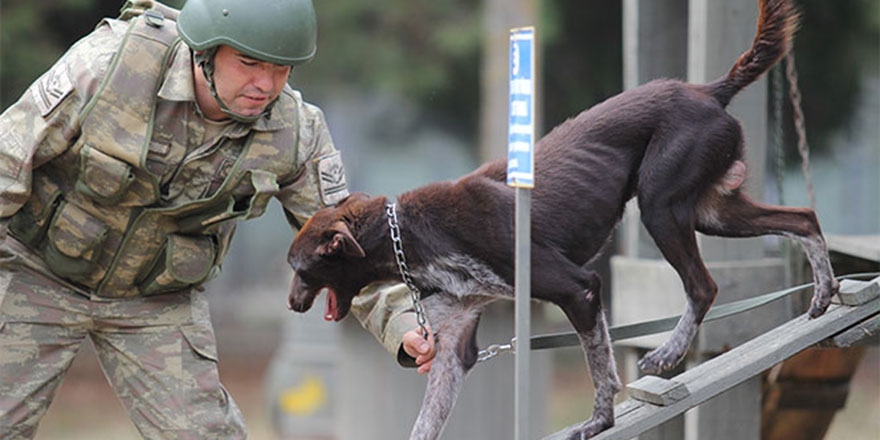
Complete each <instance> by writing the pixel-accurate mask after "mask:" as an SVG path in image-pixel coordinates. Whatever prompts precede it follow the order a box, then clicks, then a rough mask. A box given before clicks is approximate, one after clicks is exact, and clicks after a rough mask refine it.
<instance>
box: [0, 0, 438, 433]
mask: <svg viewBox="0 0 880 440" xmlns="http://www.w3.org/2000/svg"><path fill="white" fill-rule="evenodd" d="M315 49H316V22H315V15H314V10H313V7H312V4H311V0H251V1H248V2H242V1H237V0H189V1H188V2H187V3H186V6H184V8H183V9H182V10H181V11H180V12H179V15H178V11H176V10H173V9H170V8H168V7H166V6H164V5H161V4H159V3H154V2H153V1H149V0H138V1H131V2H129V3H128V4H127V5H126V7H125V8H124V10H123V14H122V16H121V17H120V18H119V19H115V20H112V19H105V20H103V21H102V22H101V23H100V24H99V25H98V27H97V29H96V30H95V31H94V32H92V33H91V34H89V35H88V36H86V37H84V38H83V39H82V40H80V41H79V42H77V43H76V44H75V45H74V46H73V47H71V49H70V50H69V51H68V52H67V53H66V54H65V55H64V56H63V57H62V58H61V59H60V60H59V61H58V62H57V63H56V64H55V65H54V66H53V67H52V68H51V69H50V70H49V71H48V72H46V73H45V74H44V75H42V76H41V77H40V78H39V79H38V80H37V81H36V82H35V83H34V84H33V85H31V87H30V88H29V89H28V90H27V91H26V92H25V93H24V95H23V96H22V97H21V99H20V100H19V101H18V102H16V103H15V104H14V105H12V106H11V107H9V108H8V109H7V110H6V111H5V112H4V113H3V114H2V115H0V222H2V226H0V438H3V439H22V438H33V436H34V435H35V431H36V427H37V424H38V423H39V421H40V418H41V417H42V416H43V415H44V414H45V413H46V410H47V409H48V407H49V404H50V403H51V400H52V398H53V396H54V394H55V391H56V389H57V387H58V385H59V384H60V382H61V379H62V378H63V377H64V374H65V372H66V370H67V368H68V367H69V365H70V363H71V361H72V360H73V358H74V356H75V354H76V352H77V350H78V348H79V346H80V344H81V343H82V342H83V340H84V339H85V338H86V337H89V338H91V340H92V342H93V343H94V346H95V349H96V351H97V354H98V357H99V360H100V362H101V365H102V367H103V369H104V372H105V375H106V377H107V378H108V380H109V381H110V383H111V385H112V387H113V388H114V390H115V391H116V393H117V395H118V396H119V398H120V400H121V401H122V402H123V404H124V405H125V407H126V409H127V410H128V413H129V414H130V417H131V418H132V420H133V422H134V423H135V425H136V426H137V429H138V430H139V431H140V433H141V434H142V435H143V436H144V437H146V438H187V439H207V438H217V439H236V438H243V437H245V427H244V424H243V421H242V417H241V414H240V412H239V410H238V408H237V407H236V405H235V403H234V402H233V401H232V399H231V398H230V396H229V395H228V393H227V392H226V390H225V389H224V388H223V386H222V385H221V384H220V382H219V379H218V374H217V353H216V346H215V340H214V332H213V329H212V327H211V323H210V318H209V316H208V305H207V302H206V297H205V294H204V291H203V289H202V288H201V287H200V286H201V285H202V284H203V283H205V281H207V280H208V279H210V278H212V277H213V276H214V275H216V273H217V272H218V271H219V268H220V263H221V262H222V260H223V258H224V257H225V255H226V252H227V250H228V249H229V242H230V239H231V238H232V235H233V232H234V229H235V223H236V221H237V220H240V219H249V218H254V217H257V216H259V215H261V214H262V213H263V211H264V209H265V207H266V204H267V203H268V201H269V200H270V199H271V198H272V197H275V198H277V199H278V200H279V201H280V202H281V204H282V205H283V207H284V212H285V214H286V216H287V219H288V220H289V222H290V224H291V225H292V226H293V227H294V228H298V227H299V226H300V225H302V224H303V223H304V222H305V221H306V220H307V219H308V218H309V216H310V215H312V214H313V213H314V212H315V211H316V210H317V209H319V208H321V207H323V206H326V205H332V204H334V203H336V202H338V201H339V200H341V199H342V198H344V197H345V196H346V195H347V194H348V190H347V188H346V184H345V176H344V172H343V168H342V162H341V160H340V157H339V153H338V152H337V151H336V149H335V148H334V146H333V142H332V140H331V138H330V134H329V132H328V129H327V126H326V124H325V122H324V116H323V114H322V112H321V110H320V109H318V108H317V107H315V106H313V105H310V104H308V103H305V102H304V101H303V100H302V97H301V95H300V94H299V92H297V91H294V90H292V89H291V88H290V87H289V86H288V85H287V79H288V77H289V75H290V72H291V69H292V68H293V66H295V65H297V64H299V63H303V62H305V61H308V60H309V59H311V58H312V57H313V56H314V53H315ZM368 290H369V291H368V292H365V295H363V298H362V300H361V302H360V303H359V306H358V308H357V309H355V310H354V312H355V314H356V316H358V317H359V319H360V320H361V321H362V322H363V323H364V325H365V326H366V327H367V328H368V329H369V330H370V331H371V332H373V334H374V335H376V336H377V337H378V338H379V339H380V341H382V343H383V345H384V346H386V347H387V348H388V349H389V350H390V351H392V352H393V353H395V354H397V355H398V358H399V360H400V361H401V362H402V363H405V364H406V363H409V364H413V363H415V364H420V365H421V367H420V370H421V371H425V370H427V369H428V368H430V359H431V357H432V356H433V340H432V339H431V340H429V341H424V340H421V339H420V338H419V337H418V335H417V334H416V333H415V331H414V330H413V328H414V327H415V319H414V317H413V316H412V313H410V312H409V311H408V310H407V309H408V308H409V307H410V304H409V303H408V302H407V301H406V300H405V299H406V298H407V292H406V289H405V288H401V286H400V285H384V286H375V287H372V288H368ZM402 341H406V343H402ZM423 344H424V345H423ZM413 356H418V359H415V360H414V359H413V358H412V357H413ZM414 361H415V362H414Z"/></svg>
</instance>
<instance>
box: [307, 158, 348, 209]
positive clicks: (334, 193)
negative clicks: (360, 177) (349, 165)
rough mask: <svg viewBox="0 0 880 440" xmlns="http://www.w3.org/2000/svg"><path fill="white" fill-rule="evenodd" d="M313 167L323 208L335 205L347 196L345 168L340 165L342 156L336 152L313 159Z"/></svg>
mask: <svg viewBox="0 0 880 440" xmlns="http://www.w3.org/2000/svg"><path fill="white" fill-rule="evenodd" d="M315 167H316V168H317V174H318V190H319V191H320V193H321V203H322V204H323V205H324V206H332V205H335V204H337V203H339V201H340V200H342V199H344V198H345V197H347V196H348V184H347V183H346V181H345V167H343V165H342V155H340V154H339V152H338V151H337V152H334V153H331V154H328V155H326V156H322V157H319V158H317V159H315Z"/></svg>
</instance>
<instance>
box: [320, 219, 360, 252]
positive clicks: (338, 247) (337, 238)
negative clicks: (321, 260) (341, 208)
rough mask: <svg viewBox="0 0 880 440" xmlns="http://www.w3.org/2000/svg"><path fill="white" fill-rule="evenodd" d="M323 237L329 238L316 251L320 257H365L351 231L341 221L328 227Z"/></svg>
mask: <svg viewBox="0 0 880 440" xmlns="http://www.w3.org/2000/svg"><path fill="white" fill-rule="evenodd" d="M324 236H325V237H329V240H327V241H326V242H324V243H322V244H321V246H320V248H319V249H318V254H319V255H321V256H322V257H327V256H331V255H344V256H347V257H352V258H364V257H366V256H367V254H366V253H364V250H363V248H361V245H360V244H358V242H357V240H355V238H354V235H352V233H351V229H349V228H348V225H347V224H345V222H343V221H341V220H340V221H337V222H336V223H333V224H332V225H330V227H329V228H328V229H327V233H325V234H324Z"/></svg>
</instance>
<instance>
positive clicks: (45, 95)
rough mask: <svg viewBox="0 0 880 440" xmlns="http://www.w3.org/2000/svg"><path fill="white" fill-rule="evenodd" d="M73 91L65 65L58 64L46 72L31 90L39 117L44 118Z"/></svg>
mask: <svg viewBox="0 0 880 440" xmlns="http://www.w3.org/2000/svg"><path fill="white" fill-rule="evenodd" d="M72 91H73V83H72V82H71V81H70V75H69V73H68V71H67V64H65V63H63V62H62V63H58V64H57V65H56V66H55V67H53V68H52V70H50V71H48V72H46V73H45V74H44V75H43V76H42V77H41V78H40V80H39V81H38V82H37V84H35V85H34V86H33V87H32V88H31V93H32V94H33V95H34V96H33V98H34V102H36V103H37V107H39V109H40V115H41V116H42V117H44V118H45V117H46V116H48V115H49V113H52V110H55V107H58V104H60V103H61V101H63V100H64V98H66V97H67V95H70V92H72Z"/></svg>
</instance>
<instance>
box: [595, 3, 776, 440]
mask: <svg viewBox="0 0 880 440" xmlns="http://www.w3.org/2000/svg"><path fill="white" fill-rule="evenodd" d="M757 7H758V3H757V2H756V1H754V0H663V1H659V2H658V1H650V0H625V2H624V50H625V54H624V69H625V73H624V78H625V86H626V87H627V88H630V87H634V86H636V85H638V84H640V83H643V82H646V81H648V80H651V79H654V78H657V77H678V78H686V79H687V80H688V81H689V82H692V83H705V82H708V81H711V80H714V79H715V78H718V77H720V76H722V75H723V74H725V73H726V72H727V71H729V69H730V68H731V66H732V65H733V63H734V62H735V61H736V59H737V58H738V57H739V55H740V54H741V53H742V52H743V51H745V50H746V49H748V47H749V46H750V45H751V44H752V40H753V39H754V35H755V28H756V23H757V16H758V10H757ZM683 32H686V34H683ZM685 54H686V55H685ZM766 90H767V89H766V80H765V79H763V78H762V79H760V80H759V81H757V82H756V83H754V84H752V85H750V86H749V87H747V88H746V89H744V90H743V91H742V92H741V93H739V94H738V95H737V96H736V97H735V98H734V100H733V102H732V103H731V105H730V106H729V107H728V110H729V111H730V112H731V113H732V114H733V115H734V116H735V117H737V118H738V119H739V120H740V122H741V123H742V126H743V132H744V134H745V143H746V150H747V152H748V153H747V156H746V158H745V161H746V164H747V166H748V168H749V181H748V182H747V184H746V187H745V190H746V191H747V192H748V193H749V195H750V196H751V197H752V198H753V199H756V200H761V199H763V180H764V174H765V169H764V168H765V164H764V151H765V138H766ZM629 208H631V207H629ZM629 208H628V211H627V215H626V223H625V225H624V228H622V230H623V233H624V237H623V243H624V250H625V253H624V255H623V256H617V257H615V258H613V259H612V280H611V289H612V290H611V291H612V302H613V304H612V308H611V309H612V313H613V317H612V320H613V322H614V324H615V325H619V324H626V323H631V322H637V321H642V320H646V319H652V318H657V317H662V316H668V315H672V314H677V313H681V312H682V311H683V310H684V307H685V294H684V291H683V289H682V286H681V281H680V280H679V277H678V275H677V274H676V273H675V271H674V270H673V269H672V268H671V267H670V266H669V265H668V263H666V262H665V261H664V260H662V258H661V257H660V255H659V252H657V250H656V248H655V247H654V245H653V241H652V240H651V238H650V237H649V236H648V234H647V233H646V232H645V230H644V228H643V227H642V226H640V224H639V221H638V219H639V218H638V216H639V214H638V212H637V211H636V210H634V209H629ZM698 243H699V246H700V252H701V255H702V256H703V259H704V260H705V261H706V262H707V266H708V268H709V271H710V272H711V274H712V276H713V278H714V279H715V281H716V282H717V284H718V286H719V297H718V300H717V301H716V303H726V302H730V301H734V300H738V299H742V298H745V297H748V296H752V295H756V294H758V293H762V292H768V291H772V290H776V289H779V288H781V287H783V283H784V264H783V261H782V260H780V259H774V258H765V256H764V242H763V241H762V240H761V239H718V238H714V237H706V236H702V235H699V236H698ZM633 273H638V274H639V276H638V277H634V276H632V274H633ZM791 316H792V313H791V311H790V306H789V302H788V301H780V302H779V303H777V304H774V305H771V306H770V307H765V308H762V309H761V310H759V311H755V312H749V313H748V314H747V315H744V316H742V317H737V318H736V319H732V320H725V321H721V322H716V323H711V324H707V325H705V326H703V327H702V329H701V330H700V332H699V333H698V335H697V337H696V339H695V341H694V343H693V344H692V346H691V349H692V351H691V356H690V357H689V360H688V361H687V362H688V366H692V365H694V364H695V363H699V362H701V361H704V360H706V359H709V358H711V357H712V356H714V355H716V354H718V353H720V352H722V351H724V350H725V349H726V348H729V347H732V346H736V345H739V344H741V343H743V342H745V341H747V340H748V339H750V338H752V337H754V336H756V335H758V334H760V333H763V332H765V331H767V330H769V329H771V328H773V327H774V326H775V325H778V324H780V323H781V322H784V321H786V320H788V319H789V318H791ZM666 338H668V334H665V335H660V336H658V337H648V338H640V339H636V340H633V341H628V342H626V344H627V345H629V346H630V347H634V348H638V349H640V350H642V351H637V352H630V353H629V354H626V355H625V359H627V360H628V361H627V362H625V363H624V364H625V365H624V369H625V371H627V372H629V373H630V374H629V376H632V375H633V374H637V373H636V372H637V369H636V368H635V366H634V365H629V364H630V363H631V362H634V360H635V359H637V357H638V356H637V355H636V354H635V353H638V355H641V354H643V353H644V351H643V350H648V349H652V348H654V347H657V346H658V345H659V344H660V343H662V342H664V341H665V340H666ZM634 379H635V377H627V380H628V381H632V380H634ZM675 423H677V422H675V421H672V422H670V423H669V424H667V425H666V426H664V427H661V428H662V432H649V433H646V434H642V435H640V437H639V438H640V439H642V440H645V439H648V438H650V439H667V438H670V439H671V438H675V439H680V438H686V439H702V438H712V439H728V438H731V439H733V438H736V439H739V438H758V437H759V435H760V379H759V378H755V379H750V380H747V381H745V382H744V383H743V384H741V385H739V386H738V387H735V388H733V389H732V390H730V391H728V392H727V393H726V394H724V395H722V396H719V397H717V398H715V399H713V400H712V401H711V402H708V403H707V404H705V405H702V406H701V407H700V408H698V409H695V410H692V411H690V412H689V413H688V414H687V415H686V422H685V423H684V425H683V426H681V425H680V426H674V424H675ZM655 431H656V430H655Z"/></svg>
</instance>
